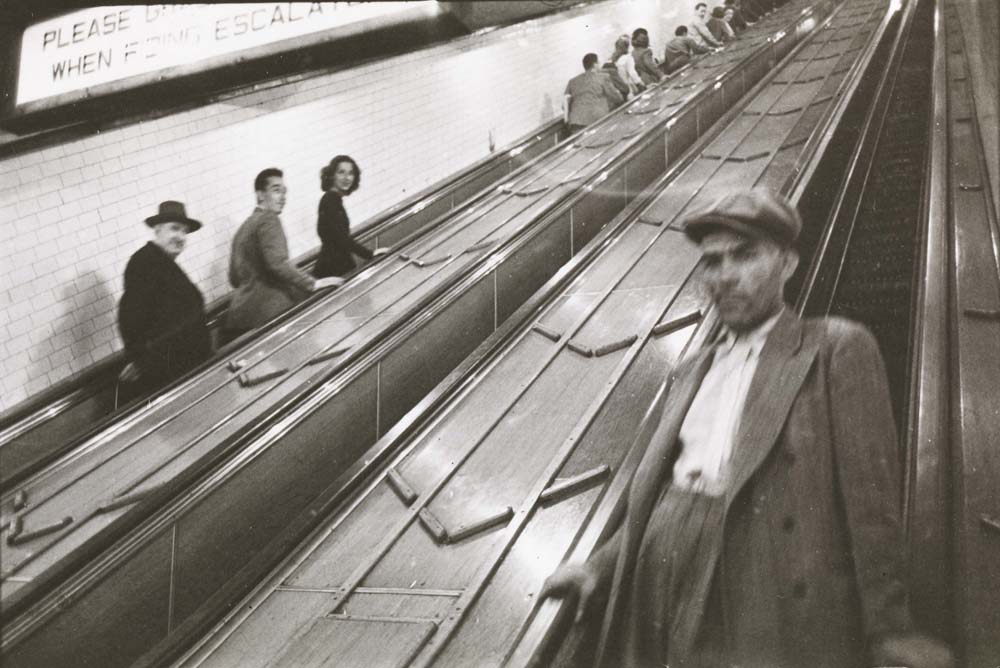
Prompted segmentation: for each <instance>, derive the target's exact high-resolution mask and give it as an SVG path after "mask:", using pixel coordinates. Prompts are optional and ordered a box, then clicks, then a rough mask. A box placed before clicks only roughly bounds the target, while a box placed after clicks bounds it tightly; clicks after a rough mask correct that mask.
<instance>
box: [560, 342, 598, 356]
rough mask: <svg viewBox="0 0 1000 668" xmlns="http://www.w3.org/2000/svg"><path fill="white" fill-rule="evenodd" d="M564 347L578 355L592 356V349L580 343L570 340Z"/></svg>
mask: <svg viewBox="0 0 1000 668" xmlns="http://www.w3.org/2000/svg"><path fill="white" fill-rule="evenodd" d="M566 347H567V348H569V349H570V350H572V351H573V352H574V353H577V354H578V355H583V356H584V357H593V356H594V351H593V349H591V347H590V346H585V345H583V344H582V343H577V342H575V341H570V342H569V343H567V344H566Z"/></svg>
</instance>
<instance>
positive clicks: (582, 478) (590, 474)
mask: <svg viewBox="0 0 1000 668" xmlns="http://www.w3.org/2000/svg"><path fill="white" fill-rule="evenodd" d="M610 472H611V469H610V468H608V465H607V464H604V465H602V466H598V467H597V468H593V469H590V470H589V471H584V472H583V473H580V474H579V475H575V476H573V477H572V478H563V479H562V480H556V481H555V482H553V483H552V484H551V485H549V486H548V487H546V488H545V491H544V492H542V493H541V495H539V497H538V500H539V501H540V502H541V503H554V502H556V501H562V500H563V499H565V498H568V497H570V496H573V495H574V494H576V493H577V492H578V491H580V490H582V489H585V488H587V487H590V486H591V485H593V484H594V483H596V482H598V481H599V480H601V479H602V478H605V477H607V475H608V473H610Z"/></svg>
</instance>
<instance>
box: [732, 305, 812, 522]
mask: <svg viewBox="0 0 1000 668" xmlns="http://www.w3.org/2000/svg"><path fill="white" fill-rule="evenodd" d="M817 350H818V348H817V347H816V346H815V345H810V346H805V347H803V346H802V321H801V320H799V318H798V316H796V315H794V314H792V313H791V312H789V311H788V310H787V309H786V310H785V312H784V313H783V314H782V315H781V317H780V318H779V319H778V322H776V323H775V325H774V329H773V330H771V334H770V335H769V336H768V338H767V342H766V343H765V344H764V347H763V349H762V350H761V354H760V361H759V362H758V364H757V371H756V372H755V373H754V376H753V380H752V381H751V382H750V389H749V391H748V392H747V398H746V404H745V405H744V407H743V415H742V419H741V421H740V426H739V429H738V431H737V434H736V442H735V444H734V450H733V459H732V475H733V478H732V480H731V483H730V485H729V486H728V491H727V494H726V505H727V507H728V505H729V504H731V503H732V501H733V499H734V498H736V496H737V495H738V494H739V492H740V490H741V489H742V488H743V486H744V485H745V484H746V483H747V481H748V480H749V479H750V477H751V476H752V475H753V474H754V472H755V471H756V470H757V469H758V468H759V467H760V465H761V463H763V461H764V459H765V457H767V455H768V453H769V452H770V451H771V448H773V447H774V444H775V442H776V441H777V439H778V434H780V433H781V429H782V427H783V426H784V424H785V420H786V418H787V417H788V411H789V410H790V409H791V407H792V402H793V401H795V397H796V396H798V393H799V389H800V388H801V387H802V383H803V382H804V381H805V379H806V375H808V373H809V369H810V367H811V366H812V362H813V359H814V358H815V357H816V352H817Z"/></svg>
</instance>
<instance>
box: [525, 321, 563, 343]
mask: <svg viewBox="0 0 1000 668" xmlns="http://www.w3.org/2000/svg"><path fill="white" fill-rule="evenodd" d="M531 331H533V332H538V333H539V334H541V335H542V336H544V337H545V338H547V339H549V340H550V341H558V340H559V339H561V338H562V334H560V333H559V332H557V331H556V330H554V329H552V328H551V327H548V326H547V325H543V324H542V323H540V322H536V323H535V324H534V325H532V327H531Z"/></svg>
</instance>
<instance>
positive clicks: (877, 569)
mask: <svg viewBox="0 0 1000 668" xmlns="http://www.w3.org/2000/svg"><path fill="white" fill-rule="evenodd" d="M712 354H713V353H712V349H711V348H707V349H705V350H702V351H700V352H699V353H698V354H696V355H695V356H694V357H693V358H692V359H691V360H689V361H688V362H686V363H684V364H682V365H680V366H679V367H678V369H677V372H676V374H675V375H674V377H673V380H672V381H671V386H670V390H669V394H668V396H667V400H666V403H665V405H664V410H663V414H662V417H661V419H660V423H659V426H658V427H657V429H656V431H655V433H654V434H653V436H652V438H651V439H650V442H649V445H648V447H647V449H646V451H645V454H644V455H643V459H642V461H641V463H640V465H639V467H638V468H637V469H636V473H635V474H634V477H633V479H632V482H631V485H630V489H629V492H628V502H627V506H626V509H625V511H624V513H622V516H621V524H620V526H619V528H618V530H617V531H616V533H615V534H614V535H613V536H612V538H611V539H610V540H609V541H608V542H607V543H605V544H604V545H603V546H602V547H601V548H600V549H599V550H598V551H597V552H596V553H595V554H594V555H593V556H592V557H591V563H593V564H594V565H595V566H596V568H597V570H598V572H599V573H600V574H601V577H602V580H603V581H605V582H610V583H611V594H610V600H609V603H608V607H607V610H606V613H605V616H604V623H603V628H602V631H601V641H600V645H601V649H600V650H599V652H598V656H599V659H598V663H599V665H604V666H613V665H620V661H619V659H618V658H617V657H618V656H620V653H621V652H622V643H628V642H629V638H628V635H629V634H628V632H627V629H628V628H629V626H628V625H629V621H627V620H629V619H630V618H631V619H632V621H633V622H636V617H637V616H639V620H640V621H641V615H642V611H641V610H632V609H630V595H629V592H630V591H631V589H632V587H633V585H634V583H632V582H631V581H630V580H631V578H630V574H631V573H632V572H633V571H634V565H635V560H636V558H637V556H638V553H639V548H640V544H641V541H642V537H643V533H644V531H645V526H646V522H647V520H648V518H649V516H650V512H651V511H652V509H653V508H654V506H655V504H656V502H657V500H658V498H659V496H660V492H661V490H662V489H663V485H664V484H666V483H667V481H669V477H670V472H671V470H672V466H673V462H674V461H675V460H676V455H677V435H678V433H679V431H680V427H681V423H682V422H683V420H684V416H685V415H686V413H687V410H688V407H689V406H690V404H691V402H692V400H693V399H694V395H695V393H696V392H697V390H698V387H699V386H700V384H701V382H702V379H703V378H704V375H705V373H706V372H707V370H708V367H709V366H710V364H711V358H712ZM746 401H747V403H746V405H745V406H744V410H743V416H742V420H741V423H740V427H739V431H738V434H737V437H736V443H735V448H734V452H733V460H732V466H733V470H734V479H733V482H732V487H731V488H730V490H729V492H728V493H727V496H726V498H725V503H726V514H725V519H724V520H723V523H724V535H723V540H722V542H721V544H720V545H719V546H718V547H717V548H716V550H715V553H714V556H713V558H712V559H711V560H710V561H711V563H709V564H707V565H706V568H707V569H709V570H710V573H711V574H712V576H713V577H714V578H718V579H719V582H718V591H720V592H721V595H722V600H721V608H722V617H723V620H724V627H725V629H726V630H725V635H726V638H727V641H728V644H729V646H730V648H731V651H732V652H733V654H734V656H733V657H732V659H733V660H734V661H736V662H737V663H739V665H741V666H743V667H744V668H764V667H766V668H786V667H787V668H793V667H801V666H815V667H820V668H852V667H855V666H862V665H865V664H864V661H865V658H864V657H865V652H866V648H867V645H868V643H869V642H870V641H871V640H872V639H873V638H874V637H875V636H877V635H879V634H882V633H886V632H903V631H907V630H909V627H910V619H909V614H908V607H907V600H906V590H905V587H904V585H903V570H902V567H903V564H902V559H901V557H902V549H901V545H902V543H901V538H902V535H901V528H900V518H899V502H900V496H899V473H898V470H897V469H898V464H897V456H898V454H897V448H898V446H897V442H896V433H895V426H894V424H893V419H892V411H891V405H890V401H889V391H888V384H887V381H886V375H885V369H884V366H883V363H882V358H881V355H880V354H879V351H878V345H877V343H876V342H875V339H874V337H873V336H872V335H871V334H870V333H869V332H868V331H867V330H866V329H864V328H863V327H861V326H860V325H857V324H856V323H852V322H849V321H846V320H842V319H834V318H829V319H816V320H805V321H802V320H800V319H799V318H797V317H796V316H794V315H791V314H790V313H788V312H787V311H786V313H785V314H784V315H782V317H781V318H779V320H778V323H777V324H776V325H775V328H774V330H773V331H772V332H771V334H770V335H769V337H768V340H767V342H766V344H765V346H764V348H763V350H762V351H761V357H760V362H759V364H758V367H757V371H756V374H755V375H754V378H753V381H752V382H751V386H750V390H749V392H748V394H747V400H746ZM698 587H699V590H700V591H702V595H703V600H707V599H708V597H709V593H710V592H709V588H710V587H711V579H705V581H704V582H701V583H700V584H699V585H698ZM704 615H705V611H704V610H702V611H701V613H700V614H696V615H694V616H693V617H692V619H691V624H689V625H688V626H687V632H688V633H690V636H689V638H688V640H689V642H690V643H691V644H693V643H694V639H695V638H696V636H697V633H698V631H699V629H700V627H701V625H702V621H703V618H704ZM625 654H626V655H627V654H628V652H627V651H626V652H625Z"/></svg>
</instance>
